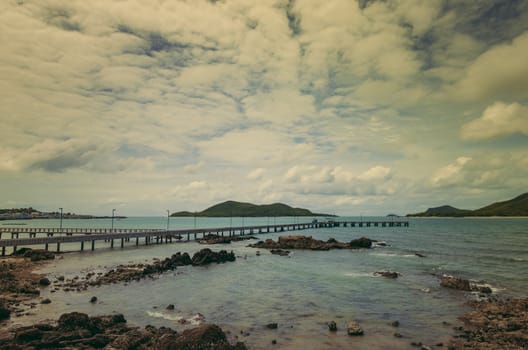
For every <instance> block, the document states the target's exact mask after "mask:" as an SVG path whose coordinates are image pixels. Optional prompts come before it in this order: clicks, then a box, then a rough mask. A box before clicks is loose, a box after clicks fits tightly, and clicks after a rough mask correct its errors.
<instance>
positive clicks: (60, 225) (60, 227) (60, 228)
mask: <svg viewBox="0 0 528 350" xmlns="http://www.w3.org/2000/svg"><path fill="white" fill-rule="evenodd" d="M59 209H60V224H59V231H60V233H61V234H62V208H59Z"/></svg>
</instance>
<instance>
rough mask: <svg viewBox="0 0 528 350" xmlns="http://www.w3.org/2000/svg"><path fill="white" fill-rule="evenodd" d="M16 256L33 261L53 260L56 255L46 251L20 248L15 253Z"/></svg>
mask: <svg viewBox="0 0 528 350" xmlns="http://www.w3.org/2000/svg"><path fill="white" fill-rule="evenodd" d="M13 255H14V256H19V257H24V258H29V260H31V261H41V260H53V259H55V254H54V253H52V252H50V251H47V250H44V249H31V248H20V249H18V250H17V251H16V252H14V253H13Z"/></svg>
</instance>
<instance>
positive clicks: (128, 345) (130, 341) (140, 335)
mask: <svg viewBox="0 0 528 350" xmlns="http://www.w3.org/2000/svg"><path fill="white" fill-rule="evenodd" d="M151 338H152V333H149V332H146V331H142V330H139V329H133V330H131V331H128V332H126V333H124V334H121V335H119V336H117V337H116V338H115V339H114V340H113V341H112V342H111V343H110V348H113V349H139V348H140V346H141V345H143V344H146V343H148V342H149V341H150V340H151Z"/></svg>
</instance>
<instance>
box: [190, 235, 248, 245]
mask: <svg viewBox="0 0 528 350" xmlns="http://www.w3.org/2000/svg"><path fill="white" fill-rule="evenodd" d="M250 239H256V238H255V237H253V236H232V237H229V236H226V237H224V236H220V235H215V234H211V233H210V234H208V235H206V236H205V237H204V238H203V239H201V240H200V242H199V243H200V244H229V243H231V242H238V241H246V240H250Z"/></svg>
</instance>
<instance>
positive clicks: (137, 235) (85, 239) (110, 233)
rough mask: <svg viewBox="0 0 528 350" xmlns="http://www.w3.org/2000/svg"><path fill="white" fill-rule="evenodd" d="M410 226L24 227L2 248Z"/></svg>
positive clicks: (0, 241) (6, 230) (1, 241)
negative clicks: (174, 228)
mask: <svg viewBox="0 0 528 350" xmlns="http://www.w3.org/2000/svg"><path fill="white" fill-rule="evenodd" d="M341 226H342V227H406V226H409V222H408V221H322V222H317V221H314V222H309V223H294V224H279V225H262V226H240V227H217V228H199V229H178V230H163V229H99V228H90V229H82V228H64V229H62V230H60V229H58V228H23V227H1V228H0V247H1V249H2V256H5V255H6V248H7V247H12V250H13V252H14V251H16V250H17V248H18V247H27V246H34V245H44V248H45V249H46V250H48V249H49V247H50V244H53V245H56V251H57V252H60V249H61V244H67V243H80V250H81V251H84V249H85V243H88V244H89V245H90V249H91V250H92V251H93V250H95V242H96V241H104V242H109V243H110V248H114V241H115V240H117V241H118V242H119V244H120V247H121V248H124V246H125V242H130V241H131V240H132V239H135V245H136V246H138V245H139V243H140V239H142V241H143V242H144V243H145V245H149V244H161V243H172V242H173V241H182V240H187V241H190V240H191V239H192V240H201V239H204V238H206V236H207V235H209V234H214V235H218V236H222V237H225V236H227V237H233V236H244V235H248V234H249V235H253V234H264V233H272V232H284V231H296V230H306V229H317V228H332V227H341ZM2 234H4V235H5V234H9V235H11V238H7V239H6V238H2ZM21 234H27V235H28V236H29V237H28V238H20V235H21ZM37 235H40V237H37Z"/></svg>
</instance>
